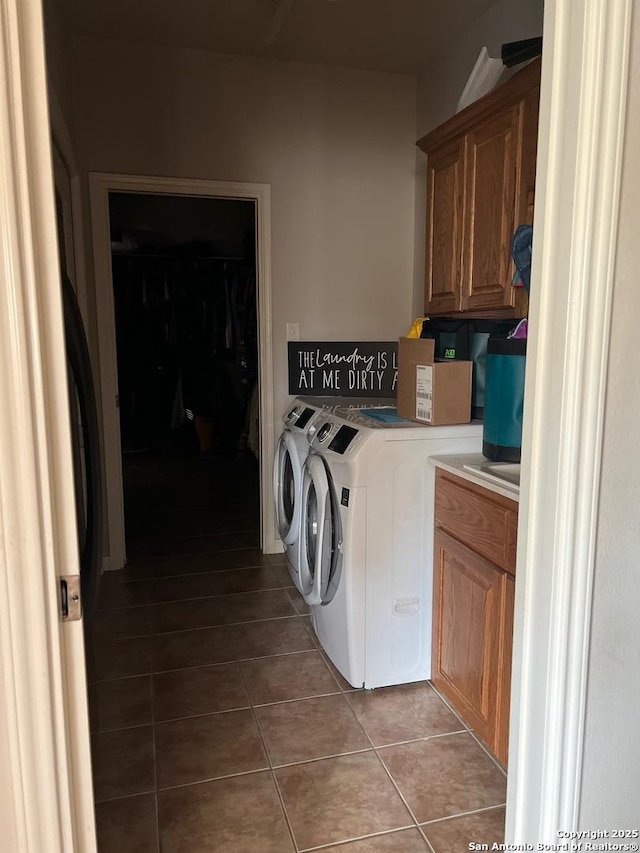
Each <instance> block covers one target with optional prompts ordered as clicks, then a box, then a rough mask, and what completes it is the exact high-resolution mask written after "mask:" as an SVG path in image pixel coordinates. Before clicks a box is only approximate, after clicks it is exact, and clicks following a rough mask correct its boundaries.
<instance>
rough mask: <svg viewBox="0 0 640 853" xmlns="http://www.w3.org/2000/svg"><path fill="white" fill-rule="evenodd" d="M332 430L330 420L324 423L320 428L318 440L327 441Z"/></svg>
mask: <svg viewBox="0 0 640 853" xmlns="http://www.w3.org/2000/svg"><path fill="white" fill-rule="evenodd" d="M330 432H331V424H330V423H329V422H327V423H326V424H322V426H321V427H320V429H319V430H318V441H326V440H327V438H328V437H329V433H330Z"/></svg>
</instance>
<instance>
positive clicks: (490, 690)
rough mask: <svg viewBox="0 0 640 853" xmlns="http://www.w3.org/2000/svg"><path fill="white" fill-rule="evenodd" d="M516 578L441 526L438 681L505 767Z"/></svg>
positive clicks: (436, 610) (435, 622) (436, 606)
mask: <svg viewBox="0 0 640 853" xmlns="http://www.w3.org/2000/svg"><path fill="white" fill-rule="evenodd" d="M513 591H514V581H513V577H512V576H511V575H510V574H509V573H507V572H506V571H504V570H503V569H501V568H500V567H499V566H497V565H495V564H494V563H492V562H491V561H490V560H488V559H487V558H486V557H483V556H482V555H480V554H478V553H476V552H475V551H473V550H472V549H471V548H469V547H467V546H466V545H464V544H463V543H461V542H459V541H457V540H456V539H454V538H453V537H452V536H450V535H448V534H447V533H446V532H445V531H444V530H442V529H438V528H436V531H435V560H434V619H433V653H432V655H433V660H432V676H431V677H432V681H433V683H434V684H435V685H436V687H437V688H438V689H439V690H440V691H441V692H442V693H443V695H444V696H446V698H447V699H448V700H449V701H450V702H451V704H452V705H453V706H454V708H455V709H456V710H457V711H458V713H459V714H460V716H461V717H462V718H463V720H464V721H465V722H466V723H467V725H469V727H470V728H472V729H473V730H474V732H475V733H476V735H477V737H478V738H479V739H480V740H481V741H483V743H485V744H486V746H487V747H488V748H489V749H490V750H491V751H492V752H493V753H494V754H495V755H496V757H497V758H498V760H499V761H501V762H502V763H503V764H505V765H506V763H507V752H508V734H509V693H510V678H511V644H512V635H513V601H514V596H513Z"/></svg>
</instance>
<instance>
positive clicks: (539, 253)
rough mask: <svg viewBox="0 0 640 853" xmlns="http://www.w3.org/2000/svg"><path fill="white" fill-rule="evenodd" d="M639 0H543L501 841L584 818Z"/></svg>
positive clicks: (532, 838)
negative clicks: (606, 433)
mask: <svg viewBox="0 0 640 853" xmlns="http://www.w3.org/2000/svg"><path fill="white" fill-rule="evenodd" d="M631 6H632V2H631V0H583V2H581V3H575V2H572V0H547V2H546V3H545V24H544V53H543V63H542V69H543V70H542V90H541V107H540V128H541V131H542V132H541V134H540V140H539V148H538V174H537V182H536V222H535V236H534V247H533V268H532V269H533V280H532V283H531V295H532V298H531V312H530V329H531V335H530V345H529V349H528V353H527V365H528V366H527V380H526V392H525V413H526V417H525V425H524V435H523V482H522V489H521V494H520V519H521V523H520V526H519V531H518V569H517V578H518V582H517V583H516V611H515V625H516V629H515V637H514V674H513V687H512V716H511V734H512V736H511V746H510V752H509V783H508V797H507V840H508V841H510V842H531V843H534V844H535V843H537V842H550V843H553V842H556V843H557V842H558V838H557V835H556V833H557V832H558V831H559V830H565V831H569V830H574V829H576V828H577V821H578V803H579V797H580V788H581V772H582V751H583V737H584V713H585V706H586V686H587V685H586V673H587V665H588V656H589V638H590V633H591V598H592V585H593V573H594V543H595V535H596V522H597V505H598V495H599V485H600V468H601V456H602V429H603V419H604V409H605V393H606V378H607V377H606V370H607V359H608V350H609V321H610V312H611V301H612V288H613V273H614V257H615V248H616V236H617V226H618V208H619V191H620V174H621V157H622V145H623V134H624V125H625V115H626V88H627V76H628V58H629V57H628V54H629V42H630V17H631Z"/></svg>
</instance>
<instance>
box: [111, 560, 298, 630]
mask: <svg viewBox="0 0 640 853" xmlns="http://www.w3.org/2000/svg"><path fill="white" fill-rule="evenodd" d="M231 571H234V572H235V571H236V569H232V570H231ZM237 571H241V572H242V571H245V570H244V569H238V570H237ZM203 574H209V572H204V573H203ZM211 574H215V572H212V573H211ZM151 580H154V579H153V578H151ZM156 580H158V578H156ZM133 583H145V581H133ZM290 589H295V587H290V586H272V587H268V588H264V589H245V590H241V591H240V592H218V593H215V594H214V595H196V596H192V597H191V598H170V599H167V600H166V601H144V602H143V603H142V604H119V605H118V606H116V607H103V608H98V610H97V611H96V612H97V613H115V612H116V611H117V610H138V609H140V608H142V607H162V606H163V605H165V604H180V603H182V602H184V603H187V602H190V601H205V600H206V599H213V598H233V597H235V596H237V595H238V596H239V595H259V594H260V593H261V592H287V591H288V590H290ZM287 598H289V595H288V594H287ZM289 600H290V599H289ZM291 606H292V607H293V609H294V610H295V606H294V604H293V603H291ZM296 615H297V616H308V614H307V613H298V612H297V611H296ZM276 618H277V617H276ZM255 621H256V622H259V621H262V620H259V619H256V620H255Z"/></svg>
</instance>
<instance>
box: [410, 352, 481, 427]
mask: <svg viewBox="0 0 640 853" xmlns="http://www.w3.org/2000/svg"><path fill="white" fill-rule="evenodd" d="M434 351H435V341H433V340H431V339H429V338H400V341H399V343H398V402H397V409H398V414H399V415H400V417H402V418H408V419H409V420H412V421H418V422H419V423H424V424H430V425H431V426H442V425H444V424H468V423H469V421H470V420H471V372H472V369H473V363H472V362H471V361H455V360H453V359H445V360H443V361H435V359H434Z"/></svg>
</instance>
